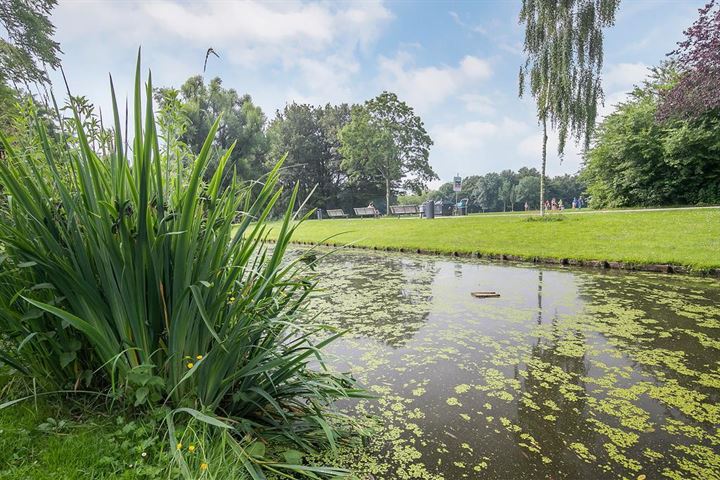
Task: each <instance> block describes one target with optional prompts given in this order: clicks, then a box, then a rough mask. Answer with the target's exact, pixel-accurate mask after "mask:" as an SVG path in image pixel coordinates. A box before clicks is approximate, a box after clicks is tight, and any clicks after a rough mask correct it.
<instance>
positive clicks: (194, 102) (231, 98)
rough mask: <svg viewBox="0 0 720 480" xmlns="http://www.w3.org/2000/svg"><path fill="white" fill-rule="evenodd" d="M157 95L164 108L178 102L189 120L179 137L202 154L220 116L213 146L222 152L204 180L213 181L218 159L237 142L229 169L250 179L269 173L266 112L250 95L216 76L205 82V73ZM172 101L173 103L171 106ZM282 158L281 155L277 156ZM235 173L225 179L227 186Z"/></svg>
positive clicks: (164, 89)
mask: <svg viewBox="0 0 720 480" xmlns="http://www.w3.org/2000/svg"><path fill="white" fill-rule="evenodd" d="M155 98H156V100H157V101H158V102H159V104H160V105H161V107H162V108H163V109H167V108H175V107H170V105H172V103H178V102H179V104H180V105H179V106H180V109H181V112H182V114H184V116H185V119H186V121H184V122H183V123H184V125H183V127H182V131H181V133H180V135H178V138H179V139H180V141H182V142H183V143H184V144H185V145H187V146H188V147H189V148H190V150H191V151H192V152H193V153H194V154H195V155H198V154H199V153H200V151H201V149H202V147H203V145H204V144H205V139H206V138H207V136H208V134H209V133H210V131H211V129H212V128H213V125H214V123H215V120H216V119H218V118H219V119H220V124H219V125H218V128H217V134H216V136H215V138H214V139H213V144H212V146H213V148H214V149H216V150H217V151H218V152H219V155H213V157H212V158H211V161H210V164H209V166H208V169H207V170H206V172H205V177H204V179H205V180H206V181H209V180H210V178H211V177H212V175H213V174H214V173H215V171H216V170H217V169H218V168H219V165H218V163H217V162H218V160H217V159H219V158H220V157H221V155H222V154H224V153H225V152H227V151H229V150H230V149H231V147H232V146H233V144H234V145H235V147H234V148H233V149H232V153H231V154H230V158H229V159H228V165H227V168H228V170H229V171H230V172H234V173H236V174H237V175H238V176H239V177H240V178H242V179H245V180H249V179H255V178H258V177H260V176H261V175H262V174H263V173H265V171H266V170H265V169H264V166H263V161H264V159H265V154H266V152H267V143H266V139H265V133H264V128H265V115H264V114H263V112H262V110H261V109H260V107H258V106H256V105H254V104H253V102H252V98H250V96H249V95H239V94H238V92H237V91H236V90H235V89H232V88H230V89H226V88H224V87H223V86H222V80H220V78H217V77H216V78H213V79H212V80H211V81H210V83H209V84H208V85H205V83H204V81H203V78H202V76H200V75H197V76H194V77H190V78H188V79H187V80H186V81H185V83H184V84H183V85H182V86H181V87H180V90H179V91H178V90H175V89H172V88H162V89H158V90H157V91H156V92H155ZM168 104H170V105H168ZM277 158H279V157H277ZM231 176H232V175H229V174H228V175H225V176H224V177H223V178H222V179H221V186H222V187H223V188H225V187H226V186H227V185H228V184H229V182H230V178H231Z"/></svg>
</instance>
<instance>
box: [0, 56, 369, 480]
mask: <svg viewBox="0 0 720 480" xmlns="http://www.w3.org/2000/svg"><path fill="white" fill-rule="evenodd" d="M111 89H112V103H113V110H114V128H113V129H112V130H111V132H110V133H111V135H105V136H98V138H97V139H96V138H90V135H89V134H88V131H87V128H86V125H85V124H84V122H83V118H81V113H80V112H79V110H78V106H77V101H76V100H72V99H73V97H71V103H70V111H71V112H72V118H71V119H70V121H69V122H67V123H66V122H63V120H62V119H61V118H60V115H59V112H58V123H57V127H58V129H59V130H60V131H59V132H56V134H53V133H50V132H49V130H48V126H47V125H46V124H45V122H43V121H42V120H41V119H40V118H37V117H36V118H33V119H32V122H31V123H32V124H33V133H32V138H31V139H30V140H28V141H24V142H21V143H20V144H18V143H17V142H16V141H12V140H11V139H8V138H7V137H5V136H4V135H2V134H0V141H1V142H2V151H3V153H2V155H3V159H2V162H0V183H1V184H2V187H3V192H2V193H3V195H2V212H1V214H2V221H1V222H0V246H1V248H2V258H1V259H0V261H1V265H0V360H2V361H3V362H4V363H6V364H9V365H11V366H12V367H14V368H15V369H16V370H17V372H18V373H19V374H23V375H25V376H27V377H29V378H32V379H33V381H34V382H36V383H37V384H39V385H40V386H42V387H43V388H44V389H45V390H46V391H50V390H53V389H70V390H75V391H77V390H84V391H86V392H96V393H98V394H102V395H105V396H107V397H108V398H111V399H113V400H114V402H115V403H114V404H115V405H116V408H117V405H134V406H135V407H137V408H138V409H149V408H156V407H157V406H160V405H168V406H171V407H172V408H174V410H172V412H171V413H170V414H169V415H168V417H167V425H168V432H169V435H168V437H169V442H170V445H171V449H172V451H173V452H174V453H173V454H174V456H175V460H176V462H177V464H178V465H179V466H180V468H181V471H182V472H183V473H184V474H185V476H186V477H192V476H193V475H192V472H191V471H190V466H189V463H188V462H186V461H185V457H184V455H183V453H187V450H186V449H185V450H184V449H178V448H176V443H178V441H177V438H176V433H177V434H178V435H182V432H181V431H180V428H179V427H180V424H187V422H188V421H190V422H200V423H201V424H205V425H206V426H209V427H212V428H210V429H209V430H208V432H209V433H208V434H207V435H208V437H207V438H212V437H211V436H212V435H220V436H221V438H222V439H223V445H226V447H227V451H228V452H230V453H232V454H233V455H234V456H235V459H239V460H240V461H241V462H242V463H243V464H244V466H245V468H246V470H247V471H248V472H249V473H250V474H251V476H252V477H253V478H264V477H263V473H262V471H263V470H265V471H267V470H271V471H280V470H283V469H285V470H288V469H289V470H292V471H293V472H294V474H297V475H307V476H309V477H312V478H317V475H337V474H339V473H341V471H339V470H337V469H323V468H311V467H308V466H303V465H300V463H301V461H300V460H299V459H298V457H297V456H296V455H295V456H291V459H290V460H288V459H287V458H286V459H285V460H282V461H280V460H278V459H277V458H275V459H273V458H269V454H266V451H265V443H263V442H264V441H271V442H274V444H277V443H284V444H291V445H293V446H294V448H299V449H300V450H303V451H306V452H307V451H314V450H315V449H316V448H317V447H324V446H330V447H332V448H333V449H334V448H335V446H336V445H337V444H338V442H339V441H340V439H341V437H342V435H343V433H344V431H343V430H342V429H339V428H336V427H335V426H334V425H333V414H332V412H331V411H330V410H329V405H330V404H331V403H332V402H333V401H334V400H335V399H337V398H343V397H348V396H352V395H355V394H357V393H358V390H356V389H355V388H354V385H353V381H352V380H351V379H349V378H347V377H346V376H343V375H340V374H337V373H331V372H329V371H327V370H326V369H325V368H324V364H323V362H322V356H321V349H322V348H323V347H324V346H325V345H326V344H328V343H330V342H331V341H333V340H334V339H335V338H336V337H337V336H338V335H339V333H337V332H335V331H330V332H328V331H327V328H326V327H323V326H322V325H313V326H312V327H308V328H306V327H304V326H303V325H302V324H301V323H300V322H298V321H297V319H298V315H299V314H300V313H301V312H302V311H303V310H304V309H305V306H306V303H307V299H308V295H309V294H310V293H311V291H312V289H313V286H314V283H315V280H314V278H313V277H312V276H311V275H310V274H309V273H307V268H306V266H305V264H304V263H303V262H301V261H300V260H301V259H299V258H296V259H295V260H292V261H291V260H288V259H287V258H285V252H286V249H287V246H288V243H289V241H290V238H291V236H292V234H293V232H294V230H295V228H296V227H297V224H298V222H296V220H297V219H296V216H295V214H294V211H295V209H296V207H297V202H298V199H297V190H295V191H294V192H293V193H292V194H291V195H290V201H289V205H288V207H287V209H286V210H285V212H284V215H283V217H282V220H281V222H280V224H279V226H278V232H277V234H278V238H277V240H276V241H275V242H274V244H273V248H272V249H269V248H268V246H267V244H266V242H265V240H266V234H267V230H268V226H267V219H268V216H269V214H270V212H271V211H272V209H273V207H274V205H275V203H276V200H277V199H278V198H279V196H280V194H281V191H280V189H279V188H278V187H277V185H278V178H279V171H280V166H281V164H282V161H280V162H279V163H278V165H277V166H276V167H275V168H274V169H273V170H272V171H271V172H270V173H269V174H268V175H267V176H266V177H265V178H264V179H262V182H259V183H260V185H256V184H255V183H254V182H253V183H242V182H240V181H239V180H238V179H237V178H236V176H235V175H234V173H233V172H226V171H225V168H224V167H225V165H226V162H227V160H228V158H229V157H230V155H231V152H232V148H231V149H229V150H228V151H225V152H216V151H215V149H214V148H213V139H214V136H215V134H216V132H217V131H218V128H219V125H220V120H219V119H218V120H217V121H216V122H215V123H214V125H213V127H212V129H211V130H210V133H209V135H208V137H207V139H206V140H205V143H204V145H203V148H202V150H201V151H200V153H199V155H197V157H196V158H194V159H188V158H185V157H184V156H183V155H178V149H174V148H173V149H170V148H167V149H166V148H162V147H163V145H161V144H160V142H159V140H158V137H159V135H158V131H157V127H156V121H155V114H154V112H153V104H152V93H153V88H152V81H151V77H150V76H149V77H148V81H147V85H146V86H145V95H144V96H145V106H144V110H145V112H144V114H143V105H142V100H143V89H142V87H141V74H140V58H139V57H138V64H137V70H136V76H135V95H134V102H133V106H134V109H133V110H134V112H133V133H134V137H133V139H132V143H131V148H129V149H128V148H127V145H126V143H125V142H127V141H128V139H124V138H123V136H122V135H121V132H122V127H121V122H120V115H119V113H118V108H117V102H116V99H115V92H114V88H113V87H112V82H111ZM143 117H144V118H143ZM103 139H104V140H103ZM95 140H98V141H97V142H96V141H95ZM128 150H129V151H128ZM216 156H217V157H219V158H218V159H217V165H218V168H217V169H216V171H215V173H214V175H212V178H211V179H210V180H209V182H208V183H204V182H203V181H202V179H203V174H204V173H205V171H206V169H207V168H208V165H209V163H210V162H211V160H212V159H214V157H216ZM188 160H192V164H191V168H181V167H180V166H181V164H183V162H188ZM173 167H175V168H173ZM168 170H171V171H172V172H173V174H172V175H168V174H167V172H168ZM221 183H223V184H225V185H227V187H226V188H221ZM299 220H300V221H302V220H303V218H300V219H299ZM320 337H322V338H324V339H323V340H320V341H318V342H317V343H314V341H313V338H320ZM310 362H314V364H315V365H317V367H315V369H311V368H310V366H309V364H310ZM12 403H13V402H8V403H6V404H4V405H3V406H8V405H10V404H12ZM194 430H195V431H197V430H198V429H197V428H195V429H194ZM212 432H216V433H212ZM217 432H222V433H217ZM259 439H262V441H260V440H259ZM190 453H193V452H190ZM292 459H295V460H294V461H291V460H292ZM199 468H202V467H199Z"/></svg>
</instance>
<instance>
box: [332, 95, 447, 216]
mask: <svg viewBox="0 0 720 480" xmlns="http://www.w3.org/2000/svg"><path fill="white" fill-rule="evenodd" d="M340 139H341V142H342V147H341V152H342V154H343V156H344V161H343V166H344V168H345V169H346V170H347V171H348V173H349V174H350V175H351V176H360V175H371V176H374V177H378V178H379V179H381V180H382V181H383V183H384V184H385V200H386V211H387V213H388V214H389V212H390V198H391V195H392V192H393V191H394V190H397V189H400V188H402V189H404V190H407V191H410V192H413V193H420V192H421V191H422V190H423V188H424V187H425V184H426V183H427V182H428V181H430V180H433V179H436V178H438V177H437V175H436V174H435V172H434V171H433V169H432V167H430V163H429V161H428V157H429V155H430V146H432V144H433V142H432V140H431V139H430V136H429V135H428V133H427V131H426V130H425V126H424V125H423V122H422V119H421V118H420V117H419V116H417V115H415V112H414V110H413V109H412V107H410V106H408V105H407V104H406V103H405V102H402V101H400V100H399V99H398V97H397V95H395V94H394V93H390V92H383V93H382V94H380V95H378V96H377V97H376V98H373V99H372V100H368V101H367V102H365V104H364V105H362V106H357V107H355V108H353V110H352V113H351V120H350V122H349V123H348V124H347V125H346V126H345V127H343V129H342V130H341V131H340Z"/></svg>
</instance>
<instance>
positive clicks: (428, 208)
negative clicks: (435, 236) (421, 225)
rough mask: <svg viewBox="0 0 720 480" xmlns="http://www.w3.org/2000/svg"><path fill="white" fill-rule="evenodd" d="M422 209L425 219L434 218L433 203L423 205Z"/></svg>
mask: <svg viewBox="0 0 720 480" xmlns="http://www.w3.org/2000/svg"><path fill="white" fill-rule="evenodd" d="M423 208H424V209H425V218H427V219H433V218H435V202H426V203H425V204H424V205H423Z"/></svg>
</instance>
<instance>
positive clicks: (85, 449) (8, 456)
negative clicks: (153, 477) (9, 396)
mask: <svg viewBox="0 0 720 480" xmlns="http://www.w3.org/2000/svg"><path fill="white" fill-rule="evenodd" d="M63 410H64V409H63ZM48 419H51V420H50V421H48ZM126 426H127V425H118V424H117V419H116V418H115V417H112V418H110V417H108V418H104V417H100V416H96V415H87V414H86V413H83V416H82V419H81V420H80V419H79V418H77V419H73V416H72V415H69V414H68V412H67V411H61V410H60V409H58V408H57V407H54V406H49V405H48V404H46V403H45V402H42V401H41V402H39V404H37V405H36V404H35V403H34V402H33V401H32V400H30V401H28V402H24V403H22V404H18V405H14V406H12V407H10V408H7V409H4V410H0V480H10V479H13V480H15V479H17V480H20V479H33V480H42V479H47V480H57V479H63V480H64V479H67V480H71V479H76V478H94V479H111V478H123V479H130V478H148V477H146V476H144V475H146V474H147V473H149V471H148V467H147V466H141V468H137V467H136V466H135V465H133V464H138V463H141V462H144V461H145V462H146V463H147V461H146V459H145V458H142V457H141V456H140V453H141V452H137V451H135V452H134V451H133V450H136V448H134V447H137V446H138V445H139V444H141V443H142V441H138V442H135V441H134V439H133V435H132V434H133V433H134V430H136V429H137V427H136V426H135V425H131V426H130V428H128V429H126V431H124V432H123V430H122V429H123V427H126ZM147 436H150V435H147ZM128 440H129V442H128ZM130 465H133V467H132V468H130ZM150 471H152V472H153V473H160V472H161V471H162V469H152V470H150Z"/></svg>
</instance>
